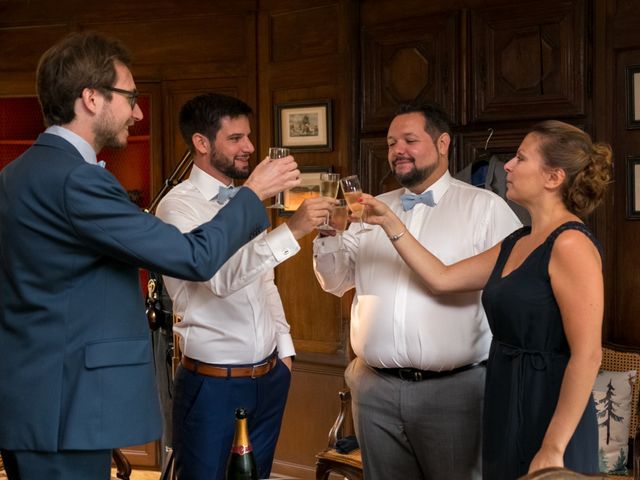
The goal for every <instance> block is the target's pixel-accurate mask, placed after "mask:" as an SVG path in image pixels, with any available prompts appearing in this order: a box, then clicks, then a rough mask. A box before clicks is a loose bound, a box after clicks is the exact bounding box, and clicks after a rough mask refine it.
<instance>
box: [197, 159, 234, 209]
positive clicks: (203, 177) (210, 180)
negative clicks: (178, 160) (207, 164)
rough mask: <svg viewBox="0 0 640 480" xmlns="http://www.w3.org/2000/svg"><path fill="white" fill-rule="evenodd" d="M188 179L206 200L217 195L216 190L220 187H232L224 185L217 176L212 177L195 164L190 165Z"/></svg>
mask: <svg viewBox="0 0 640 480" xmlns="http://www.w3.org/2000/svg"><path fill="white" fill-rule="evenodd" d="M189 181H190V182H191V183H192V184H193V186H194V187H196V188H197V189H198V191H199V192H200V193H201V194H202V196H203V197H204V198H206V199H207V200H212V199H214V198H215V197H216V196H217V195H218V190H220V188H222V187H232V186H233V185H225V184H224V183H222V182H221V181H220V180H218V179H217V178H214V177H212V176H211V175H209V174H208V173H206V172H205V171H204V170H202V169H201V168H199V167H198V166H197V165H194V166H193V167H191V174H190V175H189Z"/></svg>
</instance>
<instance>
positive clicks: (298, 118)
mask: <svg viewBox="0 0 640 480" xmlns="http://www.w3.org/2000/svg"><path fill="white" fill-rule="evenodd" d="M273 123H274V133H275V141H276V145H279V146H282V147H287V148H290V149H291V151H294V152H330V151H331V150H332V149H333V135H332V122H331V100H329V99H324V100H309V101H300V102H289V103H280V104H277V105H275V107H274V122H273Z"/></svg>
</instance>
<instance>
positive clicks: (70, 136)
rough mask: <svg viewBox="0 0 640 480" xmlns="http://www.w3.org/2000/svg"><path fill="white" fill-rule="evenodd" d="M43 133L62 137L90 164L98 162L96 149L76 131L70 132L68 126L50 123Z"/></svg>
mask: <svg viewBox="0 0 640 480" xmlns="http://www.w3.org/2000/svg"><path fill="white" fill-rule="evenodd" d="M44 133H49V134H51V135H57V136H58V137H62V138H64V139H65V140H66V141H67V142H69V143H70V144H71V145H73V146H74V147H76V150H78V152H79V153H80V155H82V158H83V159H84V161H85V162H87V163H90V164H92V165H97V164H98V159H97V157H96V151H95V150H94V149H93V147H92V146H91V145H89V142H87V141H86V140H85V139H84V138H82V137H81V136H80V135H78V134H77V133H75V132H72V131H71V130H69V129H68V128H64V127H61V126H60V125H52V126H51V127H49V128H47V129H46V130H45V131H44Z"/></svg>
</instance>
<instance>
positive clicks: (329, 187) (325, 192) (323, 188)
mask: <svg viewBox="0 0 640 480" xmlns="http://www.w3.org/2000/svg"><path fill="white" fill-rule="evenodd" d="M338 180H340V175H339V174H337V173H321V174H320V196H321V197H329V198H333V199H334V200H335V198H336V197H337V196H338ZM317 228H318V230H333V228H331V225H329V214H327V217H326V218H325V219H324V223H323V224H322V225H318V227H317Z"/></svg>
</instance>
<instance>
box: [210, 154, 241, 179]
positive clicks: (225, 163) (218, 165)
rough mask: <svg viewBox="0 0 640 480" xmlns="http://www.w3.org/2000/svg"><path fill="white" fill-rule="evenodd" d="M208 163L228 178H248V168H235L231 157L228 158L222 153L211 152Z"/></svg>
mask: <svg viewBox="0 0 640 480" xmlns="http://www.w3.org/2000/svg"><path fill="white" fill-rule="evenodd" d="M209 163H210V164H211V166H212V167H213V168H215V169H216V170H218V171H219V172H220V173H222V174H224V175H225V176H227V177H229V178H233V179H234V180H244V179H245V178H249V174H250V173H251V172H250V169H249V168H247V169H246V170H241V169H239V168H237V167H236V165H235V161H234V160H233V158H228V157H226V156H224V155H222V154H218V152H216V151H213V152H211V155H210V156H209Z"/></svg>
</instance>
